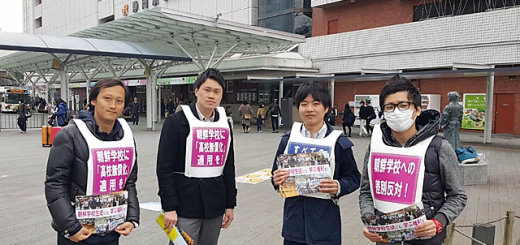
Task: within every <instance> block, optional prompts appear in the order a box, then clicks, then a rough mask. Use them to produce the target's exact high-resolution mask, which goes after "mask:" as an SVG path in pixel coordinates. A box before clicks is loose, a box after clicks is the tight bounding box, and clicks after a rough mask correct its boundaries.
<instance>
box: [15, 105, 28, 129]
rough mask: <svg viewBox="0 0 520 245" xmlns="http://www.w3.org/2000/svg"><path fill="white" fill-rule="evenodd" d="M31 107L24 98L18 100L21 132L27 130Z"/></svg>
mask: <svg viewBox="0 0 520 245" xmlns="http://www.w3.org/2000/svg"><path fill="white" fill-rule="evenodd" d="M28 111H29V109H28V108H27V105H26V104H25V101H24V100H23V99H20V100H18V127H20V130H22V131H21V132H20V133H26V132H27V112H28Z"/></svg>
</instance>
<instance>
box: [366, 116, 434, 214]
mask: <svg viewBox="0 0 520 245" xmlns="http://www.w3.org/2000/svg"><path fill="white" fill-rule="evenodd" d="M433 137H434V136H432V137H430V138H428V139H426V140H423V141H421V142H419V143H418V144H416V145H414V146H412V147H408V148H404V147H403V148H400V147H392V146H387V145H386V144H385V143H384V142H383V133H382V131H381V128H380V125H379V124H377V125H375V126H374V132H373V133H372V140H371V143H370V158H369V161H368V166H367V167H368V177H369V181H370V192H371V194H372V198H373V200H374V207H375V208H376V209H377V210H379V211H381V212H383V213H390V212H393V211H396V210H400V209H403V208H406V207H408V206H411V205H413V204H416V203H418V202H421V199H422V192H423V183H424V170H425V165H424V157H425V154H426V150H427V149H428V146H429V145H430V142H431V141H432V139H433Z"/></svg>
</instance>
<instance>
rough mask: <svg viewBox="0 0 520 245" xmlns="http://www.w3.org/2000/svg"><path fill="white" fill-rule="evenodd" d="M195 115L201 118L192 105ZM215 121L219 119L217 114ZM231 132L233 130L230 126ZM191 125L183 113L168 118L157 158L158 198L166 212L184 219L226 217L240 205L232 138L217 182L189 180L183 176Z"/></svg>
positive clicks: (200, 179) (213, 180)
mask: <svg viewBox="0 0 520 245" xmlns="http://www.w3.org/2000/svg"><path fill="white" fill-rule="evenodd" d="M190 109H191V112H192V113H193V115H195V117H196V118H198V117H199V116H198V113H197V109H196V108H195V104H190ZM214 113H215V118H214V120H215V121H217V120H219V118H220V116H225V115H219V113H218V112H217V110H215V112H214ZM230 129H231V126H230ZM189 133H190V125H189V123H188V119H187V118H186V115H185V114H184V112H183V111H179V112H177V113H175V114H173V115H171V116H168V118H166V121H165V122H164V125H163V128H162V132H161V139H160V140H159V152H158V154H157V178H158V181H159V193H158V194H159V196H160V197H161V204H162V208H163V210H164V211H166V212H169V211H174V210H175V211H177V215H179V216H180V217H184V218H195V219H210V218H215V217H218V216H221V215H223V214H224V211H225V209H227V208H234V207H235V206H236V202H237V199H236V198H237V189H236V182H235V153H234V149H233V134H232V133H231V134H230V136H231V142H230V144H231V147H229V153H228V156H227V160H226V164H225V166H224V171H223V173H222V175H221V176H219V177H215V178H188V177H186V176H184V174H182V173H184V170H185V160H186V159H185V158H186V138H187V137H188V134H189Z"/></svg>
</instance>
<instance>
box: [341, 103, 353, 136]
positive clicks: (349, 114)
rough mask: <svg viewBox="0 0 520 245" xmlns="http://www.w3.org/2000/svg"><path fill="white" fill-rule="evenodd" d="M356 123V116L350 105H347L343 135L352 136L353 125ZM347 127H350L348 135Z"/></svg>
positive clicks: (344, 113) (344, 114)
mask: <svg viewBox="0 0 520 245" xmlns="http://www.w3.org/2000/svg"><path fill="white" fill-rule="evenodd" d="M354 121H356V116H355V115H354V113H352V109H351V108H350V106H349V105H348V104H345V111H344V112H343V124H342V125H343V133H345V135H347V136H348V137H351V136H352V125H354ZM345 127H348V134H347V130H346V128H345Z"/></svg>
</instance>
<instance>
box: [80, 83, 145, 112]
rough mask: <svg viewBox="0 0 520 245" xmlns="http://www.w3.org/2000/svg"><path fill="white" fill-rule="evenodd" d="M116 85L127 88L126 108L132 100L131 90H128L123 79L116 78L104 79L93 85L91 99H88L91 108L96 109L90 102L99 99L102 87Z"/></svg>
mask: <svg viewBox="0 0 520 245" xmlns="http://www.w3.org/2000/svg"><path fill="white" fill-rule="evenodd" d="M115 86H121V87H123V89H124V90H125V108H126V106H127V105H128V102H129V101H130V92H129V91H128V89H127V88H126V86H125V85H124V84H123V82H121V80H119V79H115V78H109V79H103V80H101V81H99V82H97V83H96V85H94V87H92V90H90V95H89V97H88V98H89V100H88V101H89V108H92V110H94V106H93V105H92V104H90V102H91V101H93V100H97V97H98V95H99V92H101V89H102V88H110V87H115ZM136 98H137V97H136Z"/></svg>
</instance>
